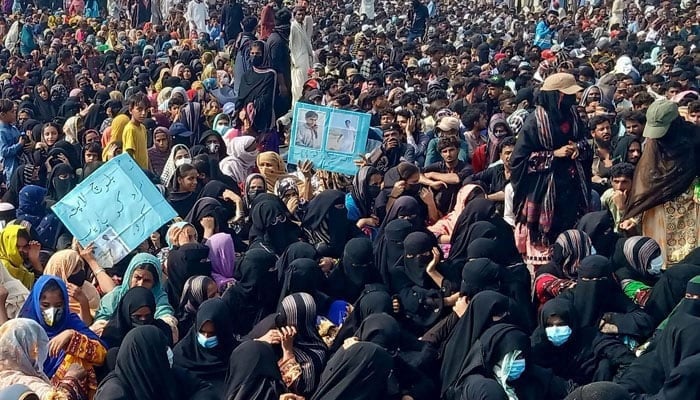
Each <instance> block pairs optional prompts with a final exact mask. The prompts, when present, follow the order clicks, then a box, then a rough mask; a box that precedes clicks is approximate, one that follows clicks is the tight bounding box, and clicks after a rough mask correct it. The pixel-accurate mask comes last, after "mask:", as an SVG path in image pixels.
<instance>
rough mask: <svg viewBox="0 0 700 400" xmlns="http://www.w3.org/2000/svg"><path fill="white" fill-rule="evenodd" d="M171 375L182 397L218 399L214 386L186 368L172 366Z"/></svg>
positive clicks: (204, 399) (207, 399) (198, 399)
mask: <svg viewBox="0 0 700 400" xmlns="http://www.w3.org/2000/svg"><path fill="white" fill-rule="evenodd" d="M172 371H173V376H174V378H175V382H177V383H178V385H177V386H178V389H179V393H182V394H183V396H182V398H183V399H197V400H219V399H220V396H219V395H218V394H217V393H216V391H215V390H214V387H213V386H212V385H211V384H210V383H209V382H205V381H203V380H201V379H199V378H197V377H196V376H194V375H192V374H191V373H190V372H189V371H188V370H186V369H184V368H179V367H173V368H172Z"/></svg>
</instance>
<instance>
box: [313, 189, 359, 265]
mask: <svg viewBox="0 0 700 400" xmlns="http://www.w3.org/2000/svg"><path fill="white" fill-rule="evenodd" d="M302 227H303V228H304V231H305V232H306V234H307V236H308V237H309V239H310V241H311V242H312V243H313V244H315V246H316V250H317V251H318V252H319V254H320V255H322V256H325V257H335V258H337V257H339V256H340V255H342V254H343V248H344V247H345V243H346V240H347V238H348V231H349V228H350V223H349V221H348V211H347V209H346V208H345V194H343V192H341V191H339V190H324V191H322V192H321V193H319V194H318V195H317V196H316V197H314V198H313V199H312V200H311V201H310V202H309V204H308V207H307V212H306V215H305V216H304V220H303V221H302Z"/></svg>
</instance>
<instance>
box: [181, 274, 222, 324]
mask: <svg viewBox="0 0 700 400" xmlns="http://www.w3.org/2000/svg"><path fill="white" fill-rule="evenodd" d="M218 296H219V292H218V290H217V286H216V282H215V281H214V280H213V279H212V278H210V277H208V276H202V275H200V276H193V277H191V278H189V279H188V280H187V281H186V282H185V286H184V287H183V288H182V297H180V304H179V305H178V307H177V310H176V314H175V315H176V316H177V320H178V323H177V330H178V332H182V333H183V334H184V333H186V332H189V331H190V328H192V325H193V324H194V321H195V317H196V315H197V310H199V306H200V305H202V303H204V302H205V301H206V300H208V299H213V298H215V297H218Z"/></svg>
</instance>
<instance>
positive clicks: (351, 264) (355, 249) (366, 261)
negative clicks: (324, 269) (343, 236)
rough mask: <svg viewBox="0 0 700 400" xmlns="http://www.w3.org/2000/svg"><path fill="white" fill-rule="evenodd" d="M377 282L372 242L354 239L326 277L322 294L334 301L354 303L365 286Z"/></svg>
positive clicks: (346, 246)
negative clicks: (340, 300)
mask: <svg viewBox="0 0 700 400" xmlns="http://www.w3.org/2000/svg"><path fill="white" fill-rule="evenodd" d="M379 281H380V279H379V274H378V273H377V269H376V268H375V266H374V260H373V255H372V242H371V241H370V240H369V239H367V238H365V237H363V238H354V239H350V241H348V242H347V244H346V245H345V250H344V251H343V257H342V258H341V259H340V263H339V264H338V265H337V266H336V267H335V268H334V269H333V270H331V272H330V274H329V275H328V278H327V279H326V283H325V289H324V292H325V293H326V294H328V295H329V296H331V297H333V298H335V299H342V300H345V301H347V302H348V303H354V302H355V301H356V300H357V298H358V296H359V295H360V293H362V290H363V289H364V287H365V285H366V284H368V283H378V282H379Z"/></svg>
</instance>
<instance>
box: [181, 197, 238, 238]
mask: <svg viewBox="0 0 700 400" xmlns="http://www.w3.org/2000/svg"><path fill="white" fill-rule="evenodd" d="M226 215H227V211H226V208H225V207H224V206H222V205H221V202H219V200H217V199H215V198H212V197H202V198H200V199H199V200H197V201H196V202H195V203H194V207H192V209H191V210H190V212H189V213H188V214H187V217H186V218H185V220H186V221H187V222H189V223H190V224H192V226H194V227H195V229H196V230H197V234H198V235H199V236H198V237H202V235H203V234H204V227H202V224H201V223H200V222H199V221H200V220H202V218H204V217H212V218H214V220H215V221H216V228H215V230H216V232H225V231H227V229H228V219H227V218H226Z"/></svg>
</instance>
